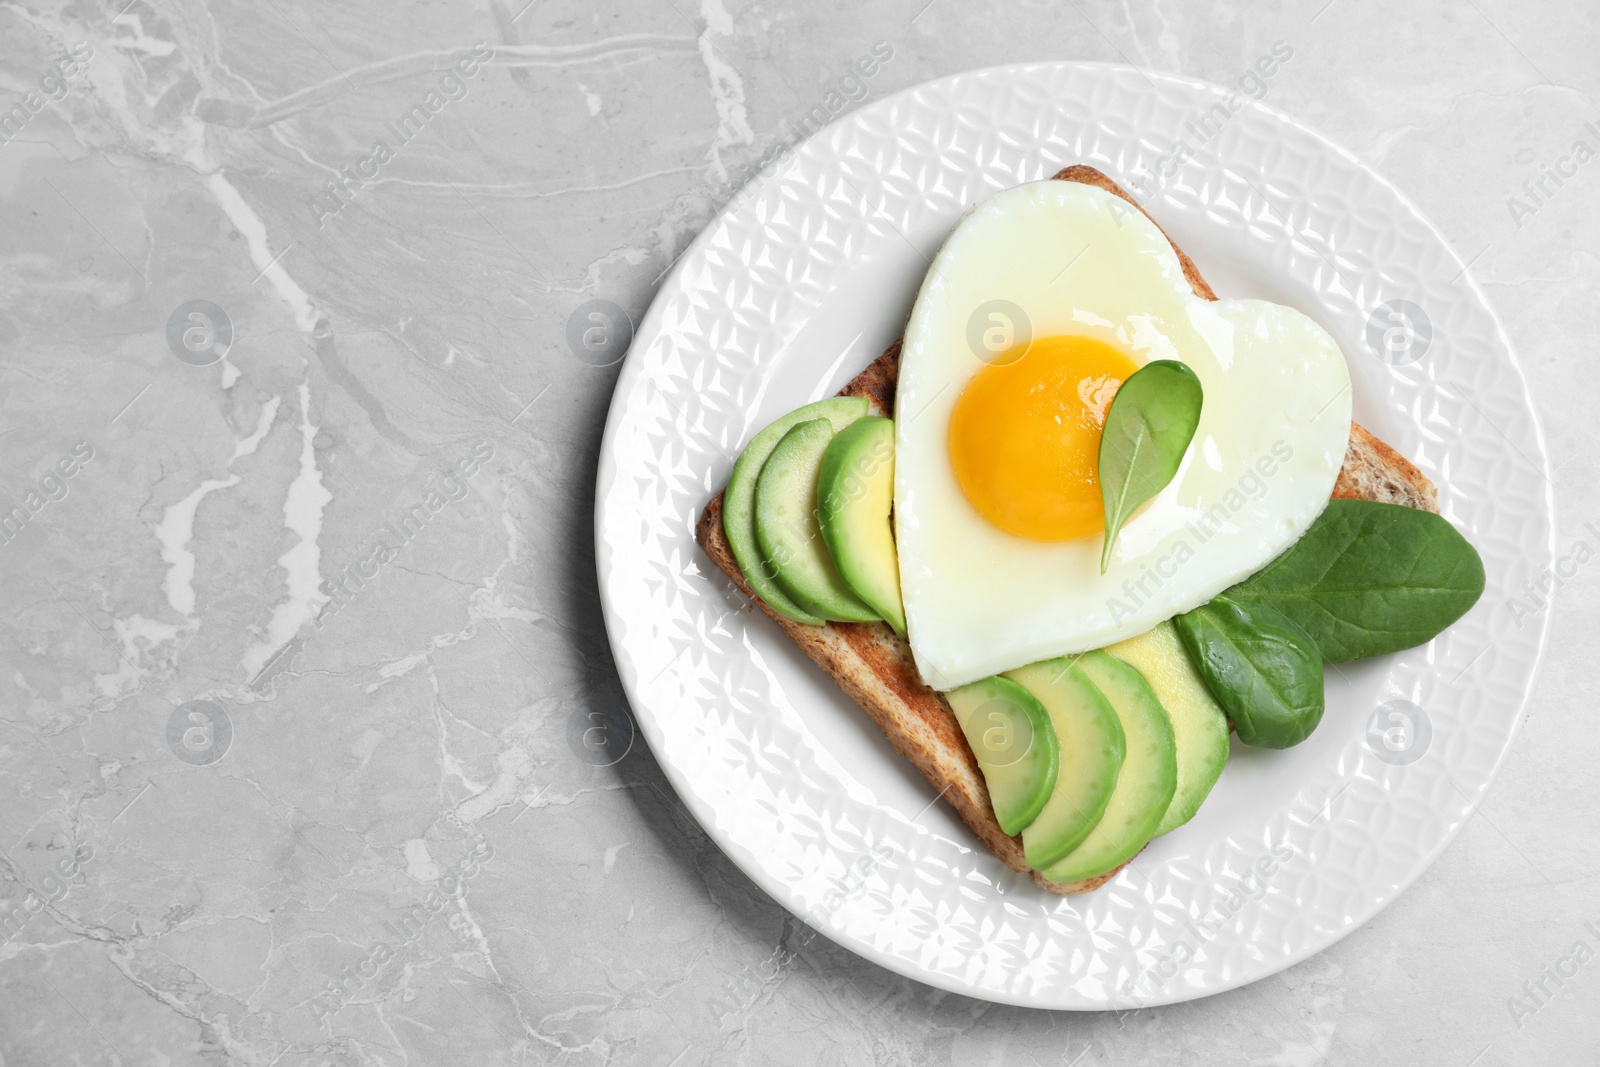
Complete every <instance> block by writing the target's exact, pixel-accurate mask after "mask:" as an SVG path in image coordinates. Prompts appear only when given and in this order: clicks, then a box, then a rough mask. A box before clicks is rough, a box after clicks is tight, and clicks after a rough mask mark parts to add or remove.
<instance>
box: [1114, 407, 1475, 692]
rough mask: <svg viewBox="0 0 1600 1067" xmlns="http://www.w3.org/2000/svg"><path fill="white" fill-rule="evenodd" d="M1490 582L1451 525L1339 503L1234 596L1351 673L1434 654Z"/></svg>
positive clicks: (1420, 514)
mask: <svg viewBox="0 0 1600 1067" xmlns="http://www.w3.org/2000/svg"><path fill="white" fill-rule="evenodd" d="M1129 381H1132V379H1131V378H1130V379H1129ZM1483 581H1484V575H1483V560H1482V559H1481V558H1479V556H1478V552H1477V550H1476V549H1474V548H1473V547H1472V545H1471V543H1469V542H1468V541H1467V539H1466V538H1465V537H1462V536H1461V534H1460V533H1459V532H1458V531H1457V530H1456V528H1455V527H1454V526H1451V525H1450V523H1449V521H1448V520H1446V519H1443V518H1441V517H1440V516H1438V515H1435V514H1433V513H1431V512H1427V511H1418V510H1417V509H1415V508H1408V507H1402V506H1400V505H1398V504H1379V503H1375V502H1373V501H1369V500H1335V501H1332V502H1331V503H1329V505H1328V507H1327V510H1326V511H1324V512H1323V513H1322V515H1321V517H1320V518H1318V519H1317V521H1316V522H1314V523H1312V524H1311V528H1310V529H1309V530H1307V531H1306V533H1305V536H1304V537H1302V538H1300V540H1299V541H1297V542H1296V543H1295V544H1294V545H1293V546H1292V547H1291V548H1290V549H1289V550H1288V551H1287V552H1285V553H1283V555H1281V556H1279V557H1278V558H1277V559H1275V560H1273V561H1272V562H1271V563H1269V564H1268V565H1267V567H1266V568H1265V569H1264V570H1262V571H1260V572H1258V573H1257V574H1255V575H1254V576H1253V577H1251V578H1248V579H1246V580H1245V581H1243V582H1241V583H1239V584H1238V585H1236V586H1234V587H1233V588H1232V589H1229V590H1228V591H1227V596H1228V597H1229V598H1231V599H1232V600H1234V601H1236V602H1238V603H1240V604H1243V605H1246V606H1252V607H1253V606H1259V605H1270V606H1271V607H1273V608H1276V609H1277V610H1278V611H1279V612H1280V613H1281V614H1282V615H1284V616H1285V617H1287V618H1288V619H1289V620H1290V621H1292V622H1294V623H1295V624H1296V625H1298V626H1299V627H1300V628H1301V629H1302V630H1304V631H1305V632H1306V634H1307V635H1309V636H1310V638H1311V640H1312V641H1313V642H1314V643H1315V644H1316V647H1317V650H1318V651H1319V652H1321V653H1322V658H1323V659H1324V660H1325V661H1327V662H1329V663H1343V662H1345V661H1346V660H1352V659H1360V658H1362V657H1364V656H1379V655H1383V654H1384V653H1386V652H1397V651H1399V650H1400V649H1403V648H1412V647H1414V646H1416V645H1421V644H1426V643H1427V642H1428V641H1431V640H1432V639H1433V638H1434V637H1436V636H1438V634H1439V633H1440V631H1442V630H1444V629H1445V627H1447V626H1449V625H1450V624H1451V623H1453V622H1455V621H1456V620H1457V619H1459V618H1460V617H1461V616H1462V615H1465V614H1466V613H1467V610H1468V609H1470V608H1471V607H1472V605H1473V604H1476V603H1477V602H1478V597H1480V596H1481V595H1483Z"/></svg>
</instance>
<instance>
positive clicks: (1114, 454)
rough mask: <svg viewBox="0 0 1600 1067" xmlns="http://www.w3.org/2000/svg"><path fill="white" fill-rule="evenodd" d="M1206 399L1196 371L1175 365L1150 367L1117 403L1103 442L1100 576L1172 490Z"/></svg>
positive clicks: (1131, 379) (1138, 372) (1109, 414)
mask: <svg viewBox="0 0 1600 1067" xmlns="http://www.w3.org/2000/svg"><path fill="white" fill-rule="evenodd" d="M1202 401H1203V394H1202V391H1201V389H1200V379H1199V378H1196V377H1195V374H1194V371H1192V370H1190V369H1189V368H1188V367H1186V366H1184V365H1183V364H1182V363H1179V362H1177V361H1176V360H1171V359H1158V360H1155V361H1154V362H1151V363H1146V364H1145V365H1144V366H1143V367H1140V368H1139V369H1138V370H1136V371H1134V372H1133V373H1132V374H1130V375H1129V376H1128V380H1127V381H1125V382H1123V383H1122V387H1121V388H1119V389H1118V390H1117V395H1116V396H1115V397H1113V398H1112V400H1111V408H1110V410H1108V411H1107V412H1106V425H1105V430H1104V432H1103V433H1102V434H1101V437H1100V499H1101V501H1102V502H1103V503H1104V505H1105V513H1106V540H1105V548H1104V549H1102V550H1101V553H1100V573H1101V574H1104V573H1105V572H1106V568H1107V567H1109V566H1110V565H1111V550H1112V549H1113V548H1114V547H1116V543H1117V534H1118V533H1120V532H1121V531H1122V525H1123V523H1125V522H1127V521H1128V516H1129V515H1131V514H1133V512H1134V509H1135V508H1137V507H1138V506H1139V505H1140V504H1143V503H1144V502H1145V501H1147V500H1149V499H1150V498H1151V497H1153V496H1155V495H1156V494H1157V493H1159V492H1161V490H1162V489H1164V488H1166V485H1167V483H1168V482H1170V481H1172V477H1173V475H1175V474H1177V473H1178V466H1179V464H1181V463H1182V462H1183V454H1184V452H1186V451H1187V450H1188V448H1189V442H1190V441H1191V440H1193V439H1194V431H1195V427H1197V426H1199V425H1200V407H1201V404H1202Z"/></svg>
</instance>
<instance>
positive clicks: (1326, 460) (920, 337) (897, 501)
mask: <svg viewBox="0 0 1600 1067" xmlns="http://www.w3.org/2000/svg"><path fill="white" fill-rule="evenodd" d="M997 300H998V301H1008V302H1009V303H1010V304H1012V305H1015V306H1017V307H1020V308H1021V309H1022V310H1023V312H1024V313H1025V315H1026V318H1027V320H1028V326H1030V327H1031V332H1032V336H1034V337H1047V336H1052V335H1058V334H1078V335H1084V336H1089V337H1094V338H1097V339H1099V340H1102V341H1105V342H1107V343H1109V344H1112V345H1114V346H1116V347H1118V348H1120V349H1121V350H1122V351H1124V352H1126V353H1128V354H1129V355H1131V356H1132V357H1133V358H1134V360H1135V361H1136V362H1138V363H1140V364H1141V365H1142V364H1144V363H1146V362H1149V361H1150V360H1152V359H1177V360H1182V361H1183V362H1184V363H1186V364H1188V365H1189V367H1190V368H1192V369H1193V370H1194V372H1195V374H1196V375H1197V376H1198V377H1199V379H1200V383H1201V386H1202V387H1203V389H1204V391H1205V405H1204V408H1203V410H1202V413H1201V417H1200V425H1199V428H1198V430H1197V431H1196V433H1195V437H1194V441H1193V443H1192V444H1191V445H1190V447H1189V451H1188V452H1187V454H1186V455H1185V458H1184V462H1183V466H1182V467H1181V468H1180V470H1179V472H1178V474H1177V476H1176V477H1175V478H1174V479H1173V481H1172V483H1171V484H1170V485H1168V486H1167V488H1166V489H1165V490H1163V491H1162V492H1161V493H1160V494H1159V495H1158V496H1157V497H1156V499H1154V500H1153V501H1151V502H1150V504H1149V505H1147V506H1146V507H1145V508H1144V509H1142V510H1141V511H1140V512H1139V513H1138V514H1136V515H1135V516H1134V517H1133V518H1132V519H1131V520H1130V521H1129V522H1128V523H1127V525H1126V526H1125V527H1124V528H1123V530H1122V533H1121V536H1120V537H1119V539H1118V543H1117V548H1116V552H1115V555H1114V557H1113V560H1112V563H1111V566H1110V569H1109V571H1108V572H1107V573H1106V574H1105V575H1101V574H1100V565H1099V564H1100V550H1101V544H1102V538H1101V535H1099V534H1096V535H1094V536H1092V537H1087V538H1082V539H1079V540H1075V541H1067V542H1055V543H1048V542H1040V541H1033V540H1029V539H1026V538H1022V537H1017V536H1015V535H1013V534H1009V533H1006V532H1004V531H1002V530H1000V529H999V528H997V527H995V526H993V525H991V524H990V523H989V522H988V521H987V520H986V519H985V518H984V517H983V516H982V515H980V514H979V513H978V511H977V510H976V509H975V508H974V507H973V506H972V505H971V504H970V503H969V502H968V501H967V499H966V497H965V495H964V494H963V493H962V491H961V488H960V486H959V485H958V484H957V482H956V479H955V475H954V473H953V471H952V469H951V464H950V456H949V447H948V433H949V421H950V413H951V410H952V408H953V407H954V405H955V402H956V399H957V397H959V396H960V395H961V391H962V390H963V389H964V388H965V386H966V384H967V382H968V381H969V380H970V379H971V378H972V376H973V375H974V374H976V373H977V372H978V371H979V370H980V369H982V368H983V367H984V366H985V363H984V361H983V360H982V359H981V358H979V352H981V351H982V349H981V348H980V349H979V350H978V351H974V348H973V347H972V345H971V344H970V343H969V327H970V326H971V324H972V319H973V316H974V313H975V312H979V310H980V308H982V309H985V311H987V310H989V309H991V305H989V304H988V302H991V301H997ZM1001 313H1002V314H1004V312H1003V311H1002V312H1001ZM991 322H992V323H994V324H996V325H1002V324H1003V323H1001V322H1000V320H990V319H988V318H987V317H985V315H983V314H981V313H980V323H979V325H980V326H982V325H984V324H986V323H991ZM1350 406H1351V394H1350V377H1349V370H1348V368H1347V367H1346V365H1345V360H1344V356H1343V354H1342V353H1341V352H1340V350H1339V347H1338V345H1337V343H1335V342H1334V340H1333V338H1331V337H1330V336H1328V334H1327V332H1326V331H1324V330H1323V329H1322V328H1321V327H1320V326H1318V325H1317V324H1316V323H1315V322H1313V321H1312V320H1311V319H1310V318H1309V317H1307V316H1306V315H1304V314H1302V313H1300V312H1298V311H1295V310H1294V309H1292V308H1287V307H1282V306H1280V305H1277V304H1272V303H1268V302H1266V301H1261V300H1220V301H1215V302H1213V301H1207V300H1204V299H1201V298H1199V297H1197V296H1195V295H1194V292H1193V290H1192V289H1191V288H1190V286H1189V283H1188V281H1187V280H1186V279H1185V277H1184V275H1183V268H1182V266H1181V264H1180V263H1179V261H1178V257H1177V254H1176V253H1175V252H1174V251H1173V249H1172V246H1171V244H1170V243H1169V242H1168V241H1167V239H1166V238H1165V236H1163V235H1162V233H1161V231H1160V230H1159V229H1158V228H1157V227H1156V226H1155V224H1154V223H1152V222H1150V220H1149V219H1147V218H1146V217H1145V216H1144V215H1143V214H1142V213H1140V212H1138V211H1136V210H1134V209H1132V208H1131V207H1129V206H1128V205H1127V204H1126V203H1125V202H1124V201H1122V200H1120V199H1118V198H1116V197H1114V196H1112V195H1111V194H1109V193H1107V192H1105V191H1103V190H1101V189H1098V188H1095V187H1093V186H1088V185H1083V184H1080V183H1077V182H1066V181H1054V180H1051V181H1039V182H1031V183H1029V184H1026V185H1021V186H1018V187H1016V188H1013V189H1009V190H1007V191H1005V192H1002V193H999V194H997V195H996V196H994V197H992V198H991V199H989V200H988V201H986V202H985V203H983V204H982V205H980V206H979V207H978V208H976V209H975V210H974V211H972V212H971V213H970V214H969V215H967V217H966V218H965V219H963V220H962V221H961V223H960V224H959V225H957V227H956V228H955V231H954V232H953V233H952V234H951V236H950V238H949V240H948V241H946V242H945V245H944V247H943V248H942V249H941V250H940V252H939V254H938V256H937V257H936V258H935V260H934V263H933V266H932V268H931V269H930V270H929V271H928V274H927V277H926V279H925V280H924V282H923V285H922V289H921V292H920V293H919V294H918V297H917V301H916V304H915V306H914V308H913V310H912V313H911V321H910V323H909V325H908V326H907V328H906V336H905V343H904V347H903V348H902V350H901V356H900V376H899V386H898V392H897V396H896V402H895V411H896V430H895V437H896V452H895V484H894V506H895V536H896V544H897V548H898V552H899V559H900V583H901V594H902V596H903V598H904V601H905V608H906V619H907V625H908V629H909V637H910V642H911V648H912V651H913V653H914V654H915V657H916V662H917V666H918V668H919V670H920V671H921V672H922V675H923V677H924V678H925V679H926V680H927V682H928V683H929V684H930V685H932V686H933V687H934V688H935V689H940V690H945V689H951V688H954V687H956V686H959V685H964V684H966V683H967V682H971V681H975V680H977V679H979V678H984V677H987V676H989V675H991V674H998V673H999V672H1001V671H1005V670H1010V669H1013V668H1016V667H1020V666H1023V665H1025V664H1028V663H1033V662H1036V661H1038V660H1042V659H1047V658H1050V657H1052V656H1059V655H1066V654H1070V653H1074V652H1082V651H1085V650H1087V649H1091V648H1100V647H1103V646H1105V645H1108V644H1111V643H1112V642H1115V641H1120V640H1123V639H1125V638H1129V637H1133V636H1135V635H1137V634H1140V633H1143V632H1145V631H1146V630H1149V629H1151V628H1152V627H1153V626H1155V625H1156V624H1157V623H1159V622H1161V621H1162V620H1164V619H1167V618H1170V617H1172V616H1173V615H1176V614H1178V613H1180V612H1184V611H1188V610H1189V609H1190V608H1194V607H1197V606H1199V605H1200V604H1203V603H1205V602H1206V601H1207V600H1209V599H1211V598H1212V597H1213V596H1215V595H1216V594H1217V593H1219V592H1221V591H1222V590H1224V589H1226V588H1227V587H1228V586H1230V585H1233V584H1234V583H1236V582H1238V581H1240V580H1242V579H1244V578H1246V577H1248V576H1249V575H1251V574H1253V573H1254V572H1255V571H1257V570H1259V569H1260V568H1261V567H1262V566H1264V565H1265V564H1266V563H1268V562H1270V561H1271V560H1272V559H1273V557H1275V556H1276V555H1278V553H1280V552H1282V551H1283V550H1284V549H1285V548H1287V547H1288V546H1289V545H1291V544H1293V543H1294V541H1295V540H1296V539H1298V538H1299V537H1300V535H1301V534H1302V533H1304V532H1305V530H1306V528H1307V527H1309V526H1310V525H1311V523H1312V521H1313V520H1315V519H1316V517H1317V516H1318V515H1319V514H1321V512H1322V510H1323V508H1324V507H1325V506H1326V505H1327V502H1328V497H1329V494H1330V493H1331V492H1332V489H1333V485H1334V482H1335V481H1336V480H1337V478H1338V473H1339V468H1340V466H1341V464H1342V463H1343V461H1344V454H1345V448H1346V445H1347V443H1348V440H1349V434H1350Z"/></svg>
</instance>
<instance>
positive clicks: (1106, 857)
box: [1041, 652, 1178, 882]
mask: <svg viewBox="0 0 1600 1067" xmlns="http://www.w3.org/2000/svg"><path fill="white" fill-rule="evenodd" d="M1078 668H1079V669H1080V670H1082V671H1083V673H1084V674H1085V675H1087V676H1088V678H1089V680H1090V681H1092V682H1093V683H1094V684H1095V688H1097V689H1099V690H1100V692H1101V693H1103V694H1105V698H1106V700H1107V701H1109V702H1110V704H1111V707H1112V708H1113V709H1114V710H1115V711H1116V713H1117V718H1118V719H1119V720H1120V721H1121V723H1122V732H1123V735H1124V736H1125V737H1126V739H1127V754H1126V756H1125V758H1124V759H1123V761H1122V771H1121V773H1120V774H1118V775H1117V787H1116V789H1115V790H1113V791H1112V793H1111V800H1110V802H1109V803H1107V804H1106V810H1105V814H1104V815H1102V816H1101V817H1100V821H1099V823H1097V824H1096V825H1095V828H1094V830H1093V831H1092V832H1091V833H1090V834H1089V836H1088V837H1086V838H1084V840H1083V843H1082V844H1080V845H1079V846H1078V847H1077V848H1075V849H1073V850H1072V851H1071V852H1069V853H1068V854H1067V855H1066V856H1064V857H1063V858H1062V859H1059V860H1057V861H1056V862H1055V863H1053V864H1051V865H1049V866H1048V867H1046V868H1044V869H1043V871H1042V872H1041V873H1043V875H1044V876H1045V877H1046V878H1048V879H1050V880H1051V881H1052V882H1079V881H1082V880H1083V879H1085V878H1093V877H1095V876H1096V875H1101V874H1105V873H1106V872H1107V871H1111V870H1115V869H1116V868H1117V867H1119V866H1121V865H1122V864H1124V863H1126V862H1127V861H1128V860H1130V859H1132V858H1133V857H1134V856H1136V855H1138V853H1139V850H1140V849H1141V848H1143V847H1144V846H1145V842H1147V841H1149V840H1150V836H1151V835H1152V834H1153V833H1155V829H1156V826H1157V825H1158V824H1159V823H1160V822H1161V818H1162V816H1164V815H1165V814H1166V813H1167V808H1168V806H1170V805H1171V803H1172V794H1173V791H1174V790H1175V789H1176V788H1177V784H1178V760H1177V753H1176V751H1175V746H1174V744H1173V737H1172V721H1171V720H1170V719H1168V718H1167V712H1166V709H1165V708H1163V707H1162V706H1161V701H1159V700H1157V699H1156V695H1155V693H1154V692H1153V691H1152V690H1151V688H1150V683H1148V682H1146V681H1145V680H1144V676H1143V675H1142V674H1140V673H1139V672H1138V671H1136V670H1134V669H1133V668H1132V667H1130V666H1128V665H1127V664H1126V663H1123V662H1122V661H1121V660H1119V659H1116V658H1115V657H1113V656H1111V655H1109V654H1107V653H1105V652H1085V653H1084V654H1083V655H1082V656H1081V657H1080V658H1079V660H1078Z"/></svg>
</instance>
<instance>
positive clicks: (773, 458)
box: [756, 419, 881, 622]
mask: <svg viewBox="0 0 1600 1067" xmlns="http://www.w3.org/2000/svg"><path fill="white" fill-rule="evenodd" d="M832 440H833V425H832V424H831V423H830V422H829V421H828V420H827V419H812V420H810V421H808V422H802V423H799V424H797V425H796V426H794V427H792V428H791V429H790V430H789V432H788V433H786V434H784V435H783V438H782V439H781V440H780V441H779V442H778V445H777V447H776V448H774V449H773V450H772V455H770V456H768V457H767V462H766V463H765V464H763V465H762V467H761V475H760V477H758V478H757V479H756V541H757V542H759V543H760V545H761V555H762V558H763V559H764V560H765V562H766V563H767V564H769V565H770V567H769V569H770V571H771V573H772V575H773V577H774V578H775V579H776V580H777V583H778V586H779V588H781V589H782V590H783V591H784V592H785V593H787V594H789V598H790V599H791V600H793V601H794V602H795V603H796V604H798V605H800V608H801V610H803V611H805V612H807V613H808V614H810V615H813V616H816V617H818V618H822V619H834V620H837V621H840V622H873V621H876V620H877V619H879V618H881V616H879V615H878V613H877V612H875V611H873V610H872V609H871V608H870V607H868V606H867V605H866V604H863V603H862V602H861V600H860V599H859V598H858V597H857V596H856V595H855V594H854V593H852V592H851V591H850V587H849V586H847V585H845V584H844V579H843V578H840V577H839V571H838V568H836V567H835V566H834V565H833V557H832V556H830V555H828V547H827V546H826V545H825V544H823V543H822V531H821V530H820V529H819V528H818V526H817V473H818V470H819V469H820V468H821V466H822V453H823V452H825V451H827V448H828V442H830V441H832Z"/></svg>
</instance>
